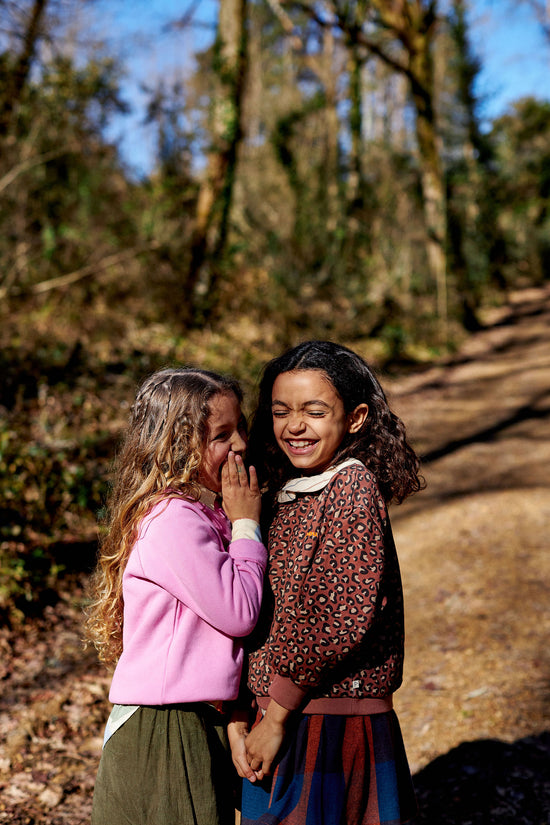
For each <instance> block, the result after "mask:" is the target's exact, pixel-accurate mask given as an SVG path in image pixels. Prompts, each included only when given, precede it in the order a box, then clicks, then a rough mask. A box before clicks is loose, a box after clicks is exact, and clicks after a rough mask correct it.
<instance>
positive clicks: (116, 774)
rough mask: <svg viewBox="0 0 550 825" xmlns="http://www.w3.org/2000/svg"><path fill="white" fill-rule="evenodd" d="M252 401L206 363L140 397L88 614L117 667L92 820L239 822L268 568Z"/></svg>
mask: <svg viewBox="0 0 550 825" xmlns="http://www.w3.org/2000/svg"><path fill="white" fill-rule="evenodd" d="M241 400H242V393H241V390H240V388H239V386H238V384H237V383H236V382H235V381H234V380H233V379H231V378H227V377H224V376H220V375H217V374H216V373H213V372H210V371H208V370H200V369H194V368H177V369H165V370H161V371H160V372H157V373H155V374H154V375H152V376H151V377H150V378H148V379H147V380H146V381H144V383H143V384H142V386H141V387H140V389H139V391H138V393H137V396H136V400H135V404H134V406H133V408H132V414H131V420H130V424H129V427H128V431H127V434H126V438H125V440H124V443H123V446H122V449H121V452H120V454H119V456H118V459H117V461H116V473H115V480H114V485H113V489H112V493H111V497H110V502H109V522H108V528H109V529H108V531H107V532H106V535H105V537H104V539H103V540H102V543H101V547H100V553H99V558H98V565H97V569H96V571H95V574H94V576H93V579H92V599H91V604H90V607H89V609H88V615H87V632H88V636H89V638H90V639H91V640H92V641H93V643H94V644H95V646H96V648H97V650H98V654H99V657H100V659H101V660H102V661H103V662H105V663H106V664H111V665H115V670H114V675H113V680H112V684H111V689H110V694H109V698H110V700H111V702H113V710H112V712H111V715H110V717H109V720H108V723H107V728H106V732H105V742H104V748H103V752H102V756H101V761H100V765H99V770H98V775H97V780H96V786H95V790H94V801H93V811H92V824H93V825H122V823H128V822H132V823H133V825H140V823H143V825H145V823H147V825H157V824H158V825H161V824H162V825H166V823H169V822H189V823H196V825H226V823H227V825H229V824H230V823H231V825H233V822H234V790H235V787H234V783H233V777H236V775H235V773H234V771H233V769H232V766H231V760H230V757H229V748H228V741H227V720H228V710H229V705H228V703H230V702H231V701H232V700H234V699H236V697H237V694H238V690H239V683H240V678H241V669H242V662H243V646H242V642H241V639H243V638H244V637H245V636H246V635H247V634H248V633H250V631H251V630H252V629H253V627H254V625H255V623H256V620H257V617H258V613H259V608H260V600H261V593H262V580H263V573H264V570H265V565H266V551H265V548H264V546H263V544H262V542H261V537H260V532H259V525H258V522H259V518H260V491H259V488H258V481H257V477H256V473H255V470H254V468H253V467H251V468H250V470H249V475H248V474H247V471H246V468H245V465H244V462H243V455H244V451H245V449H246V441H247V438H246V430H245V422H244V417H243V414H242V412H241V406H240V405H241Z"/></svg>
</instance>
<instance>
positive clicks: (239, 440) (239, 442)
mask: <svg viewBox="0 0 550 825" xmlns="http://www.w3.org/2000/svg"><path fill="white" fill-rule="evenodd" d="M231 449H232V450H233V452H234V453H239V454H240V453H244V451H245V450H246V437H245V436H243V434H242V433H241V432H239V431H236V432H235V433H234V435H233V438H232V439H231Z"/></svg>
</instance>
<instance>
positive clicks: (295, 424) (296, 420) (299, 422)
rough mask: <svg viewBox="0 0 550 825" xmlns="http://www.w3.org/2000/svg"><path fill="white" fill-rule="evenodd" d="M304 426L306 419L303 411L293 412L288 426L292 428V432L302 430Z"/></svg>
mask: <svg viewBox="0 0 550 825" xmlns="http://www.w3.org/2000/svg"><path fill="white" fill-rule="evenodd" d="M304 426H305V425H304V419H303V416H302V414H301V412H293V413H291V415H290V416H289V419H288V422H287V428H288V429H289V430H290V432H293V433H297V432H300V430H303V428H304Z"/></svg>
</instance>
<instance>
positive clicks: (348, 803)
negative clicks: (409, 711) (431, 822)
mask: <svg viewBox="0 0 550 825" xmlns="http://www.w3.org/2000/svg"><path fill="white" fill-rule="evenodd" d="M287 739H288V743H287V746H286V748H285V749H284V751H283V753H282V756H281V758H280V761H279V762H278V764H277V766H276V769H275V771H274V774H273V776H272V777H268V778H267V779H265V780H264V781H263V782H261V783H260V782H254V783H251V782H248V781H247V780H243V798H242V820H241V822H242V825H402V824H403V823H405V822H411V821H412V820H413V819H414V817H415V816H416V814H417V805H416V798H415V794H414V789H413V785H412V780H411V775H410V770H409V765H408V762H407V757H406V754H405V748H404V745H403V738H402V736H401V729H400V727H399V722H398V720H397V716H396V715H395V713H394V711H391V712H389V713H381V714H374V715H372V716H329V715H326V716H322V715H313V716H309V715H306V714H301V717H300V718H299V719H298V721H297V725H296V728H295V729H293V730H289V734H288V736H287Z"/></svg>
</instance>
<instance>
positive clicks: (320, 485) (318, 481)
mask: <svg viewBox="0 0 550 825" xmlns="http://www.w3.org/2000/svg"><path fill="white" fill-rule="evenodd" d="M354 464H358V465H360V466H361V467H362V466H363V462H361V461H359V459H358V458H348V459H346V460H345V461H341V462H340V463H339V464H336V465H335V466H334V467H329V468H328V470H325V471H324V473H319V475H316V476H300V477H299V478H291V479H290V481H287V482H286V484H285V485H284V486H283V487H282V488H281V489H280V490H279V493H278V494H277V501H278V502H279V504H285V503H287V502H289V501H294V499H295V498H296V496H297V495H298V493H318V492H319V491H320V490H324V488H325V487H326V486H327V484H328V483H329V482H330V481H331V480H332V479H333V478H334V476H335V475H337V474H338V473H339V472H340V471H341V470H343V469H344V468H345V467H351V466H353V465H354Z"/></svg>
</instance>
